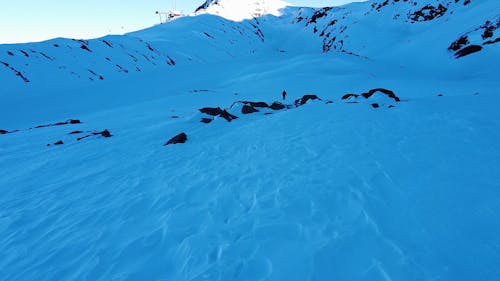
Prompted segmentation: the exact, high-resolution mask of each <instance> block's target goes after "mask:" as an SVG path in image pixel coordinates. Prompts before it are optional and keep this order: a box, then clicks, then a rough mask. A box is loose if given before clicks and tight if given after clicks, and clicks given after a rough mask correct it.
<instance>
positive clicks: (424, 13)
mask: <svg viewBox="0 0 500 281" xmlns="http://www.w3.org/2000/svg"><path fill="white" fill-rule="evenodd" d="M446 11H448V8H446V7H445V6H443V5H442V4H439V6H437V7H434V6H432V5H426V6H424V7H423V8H422V9H420V10H418V11H416V12H414V13H413V14H410V15H409V16H408V18H409V19H410V20H412V21H415V22H422V21H430V20H433V19H436V18H439V17H442V16H443V15H444V14H445V13H446Z"/></svg>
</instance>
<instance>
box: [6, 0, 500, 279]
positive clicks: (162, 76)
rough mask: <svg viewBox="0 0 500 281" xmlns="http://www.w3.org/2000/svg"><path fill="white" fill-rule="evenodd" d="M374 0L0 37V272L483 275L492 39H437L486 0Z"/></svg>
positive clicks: (497, 194) (489, 265)
mask: <svg viewBox="0 0 500 281" xmlns="http://www.w3.org/2000/svg"><path fill="white" fill-rule="evenodd" d="M419 2H420V1H419ZM427 2H430V1H427ZM391 3H392V2H391ZM371 4H372V2H368V3H355V4H351V5H347V6H343V7H338V8H334V9H332V10H330V11H327V12H328V14H327V15H326V16H324V17H321V18H318V19H317V21H316V23H308V22H309V21H310V20H311V17H312V15H314V14H315V13H316V12H318V11H321V10H317V9H309V8H294V7H287V8H285V9H284V10H283V15H282V16H279V17H276V16H272V15H268V16H264V17H261V18H258V19H256V20H254V19H253V20H245V21H241V22H234V21H231V20H228V19H224V18H221V17H217V16H214V15H209V14H208V15H207V14H203V15H199V16H196V17H184V18H180V19H177V20H175V21H172V22H170V23H168V24H164V25H160V26H155V27H153V28H150V29H146V30H142V31H138V32H135V33H131V34H127V35H126V36H110V37H105V38H100V39H96V40H89V41H88V42H83V43H82V42H78V41H72V40H68V39H55V40H52V41H47V42H43V43H36V44H20V45H0V61H1V62H5V63H8V64H9V66H12V67H13V68H15V69H18V70H19V71H22V74H23V75H25V76H26V77H27V78H28V79H29V80H30V82H29V83H26V82H24V81H23V80H22V79H20V78H19V77H18V76H16V75H15V74H14V73H13V72H12V70H11V69H9V68H7V67H4V66H3V65H2V64H0V82H1V84H2V90H1V91H0V105H1V106H2V110H1V111H0V129H3V130H6V131H9V132H11V133H7V134H2V135H0V189H1V191H2V196H1V197H0V206H1V207H0V251H1V252H2V258H1V259H0V280H176V281H182V280H186V281H187V280H193V281H194V280H300V281H303V280H370V281H371V280H450V281H451V280H453V281H455V280H483V281H494V280H497V279H498V276H500V269H499V267H498V261H499V260H500V248H499V245H500V241H499V238H498V235H497V234H498V233H500V224H499V223H498V222H499V221H500V215H499V214H500V207H499V206H500V174H499V173H498V170H499V164H500V163H499V159H500V146H499V145H498V142H499V140H500V130H499V128H500V119H499V118H498V101H499V95H498V90H499V89H500V85H499V83H500V82H499V80H498V73H499V70H500V69H499V66H498V64H494V63H491V62H492V61H495V60H496V58H498V57H499V55H500V53H499V49H498V46H499V45H498V44H496V45H495V44H492V45H484V49H483V50H482V51H481V52H478V53H475V54H471V55H469V56H465V57H463V58H459V59H456V58H455V57H454V56H453V52H452V51H450V50H448V49H447V48H448V46H449V45H450V44H451V43H452V42H453V41H454V40H456V39H458V38H459V37H460V36H461V35H463V34H469V36H470V37H471V42H473V43H474V44H480V43H481V42H482V41H480V39H481V34H479V33H477V32H476V31H477V30H476V31H474V32H471V31H472V30H474V29H475V28H476V27H478V26H481V25H482V24H483V23H484V22H485V21H486V20H487V19H492V18H495V17H494V15H493V14H494V13H493V12H492V11H495V9H496V8H497V7H498V4H497V3H496V1H481V2H477V3H476V2H475V1H473V2H472V3H471V4H469V5H468V6H463V3H462V2H459V3H452V4H450V5H451V6H449V10H450V11H453V13H452V14H450V13H447V14H445V15H444V16H442V17H439V18H437V19H434V20H432V21H427V22H422V23H410V22H408V21H406V20H405V19H404V18H402V17H403V16H402V17H400V18H398V19H397V20H394V14H396V13H401V15H406V13H402V12H403V11H405V9H407V8H408V7H410V8H411V9H412V10H413V6H408V7H407V6H405V5H406V3H404V2H403V1H400V4H390V5H388V6H384V7H383V8H382V9H381V10H380V12H378V11H377V10H376V9H374V10H372V7H371ZM424 4H426V3H424ZM424 4H422V5H424ZM400 5H401V6H400ZM415 9H417V10H418V9H420V6H418V7H416V8H415ZM299 16H300V17H303V19H302V21H300V22H298V17H299ZM343 17H345V18H343ZM334 19H337V24H335V25H333V26H328V24H329V23H330V22H331V21H332V20H334ZM342 26H346V29H344V28H342ZM381 26H384V27H385V29H384V32H382V31H380V27H381ZM314 28H316V29H317V30H318V32H316V33H314ZM325 28H326V32H325V33H328V32H330V33H331V35H330V38H331V37H333V36H337V37H338V39H337V40H344V43H343V44H342V45H340V44H339V42H338V41H335V44H339V45H337V49H334V48H333V46H334V45H332V50H331V51H329V52H326V53H323V52H322V50H323V44H324V38H325V36H319V35H320V33H321V31H322V30H323V29H325ZM343 29H344V30H345V31H343V32H341V30H343ZM259 30H260V33H259ZM498 32H500V31H495V36H494V37H493V38H496V36H498V34H497V33H498ZM205 33H206V34H205ZM207 34H208V35H207ZM259 34H261V35H259ZM103 40H106V41H107V42H108V43H110V44H111V45H112V46H113V47H109V46H108V45H107V44H106V43H104V41H103ZM473 40H474V41H473ZM478 42H479V43H478ZM84 43H85V44H84ZM54 44H58V45H59V47H54ZM82 44H84V45H86V46H88V48H89V49H90V50H91V51H92V52H88V51H85V50H83V49H81V46H82ZM148 46H150V47H151V49H152V50H151V49H150V48H149V47H148ZM21 50H23V51H26V52H28V54H29V57H26V56H24V55H23V54H22V52H21ZM31 50H33V51H34V52H31ZM7 52H12V53H13V54H14V55H13V56H11V55H9V54H8V53H7ZM349 52H351V53H355V54H358V55H359V56H356V55H353V54H349ZM42 53H44V54H46V55H47V56H49V57H51V58H52V60H51V59H48V58H46V57H45V56H43V55H42ZM130 55H133V56H134V57H136V58H137V61H136V60H134V58H133V57H131V56H130ZM144 56H146V57H147V59H146V58H145V57H144ZM106 57H108V58H109V59H110V60H111V62H110V61H108V60H106ZM169 58H171V59H172V60H174V61H175V65H171V64H168V63H167V62H168V61H169ZM116 65H120V66H121V67H123V68H125V69H127V70H129V71H128V73H125V72H123V71H120V69H119V68H118V67H117V66H116ZM136 67H138V68H140V69H141V71H135V68H136ZM89 70H92V71H93V72H95V73H96V74H98V75H102V76H103V77H104V80H99V79H94V80H90V79H89V78H95V77H96V76H95V75H93V74H92V73H91V72H89ZM376 88H385V89H389V90H391V91H393V92H394V93H395V94H396V95H397V96H398V97H399V98H400V100H401V101H400V102H396V101H395V100H394V99H393V98H390V97H388V96H387V95H384V94H383V93H382V92H380V91H378V92H375V93H374V94H373V96H371V97H370V98H368V99H366V98H365V97H363V96H359V97H358V98H349V99H342V97H343V96H344V95H345V94H357V95H359V94H362V93H366V92H368V91H369V90H370V89H376ZM284 89H286V91H287V93H288V96H287V98H286V100H285V101H283V100H282V97H281V92H282V91H283V90H284ZM305 94H315V95H317V96H318V97H319V98H321V100H311V101H308V102H307V103H306V104H305V105H303V106H299V107H296V106H295V105H294V101H295V100H296V99H299V98H301V97H302V96H303V95H305ZM237 101H254V102H259V101H262V102H266V103H268V104H271V103H272V102H274V101H279V102H283V103H285V104H287V105H289V108H287V109H284V110H272V109H269V108H257V109H258V110H259V112H256V113H253V114H248V115H245V114H242V113H241V108H242V105H241V104H239V103H235V102H237ZM330 102H331V103H330ZM353 102H355V103H353ZM373 103H378V104H379V106H380V107H379V108H374V107H373V106H372V104H373ZM391 105H392V106H395V107H393V108H389V106H391ZM203 107H221V108H224V109H227V110H228V112H229V113H231V114H234V115H236V116H238V119H235V120H233V121H231V122H227V121H226V120H224V119H223V118H221V117H215V118H214V120H213V121H212V122H211V123H209V124H204V123H201V122H200V119H201V118H205V117H207V115H206V114H203V113H201V112H200V111H199V109H201V108H203ZM266 113H271V114H266ZM68 119H78V120H81V122H82V123H81V124H67V125H60V126H49V127H43V128H35V127H36V126H38V125H44V124H55V123H57V122H61V121H66V120H68ZM30 128H32V129H30ZM105 129H107V130H109V131H110V132H111V134H112V137H109V138H105V137H103V136H101V135H91V136H90V137H88V138H85V139H82V140H80V141H78V140H77V138H79V137H83V136H85V135H88V134H92V133H93V132H101V131H103V130H105ZM16 130H20V131H16ZM75 131H82V133H81V134H70V133H71V132H75ZM181 132H185V133H186V134H187V136H188V140H187V142H186V143H185V144H175V145H168V146H164V144H165V143H166V142H167V141H168V140H169V139H170V138H172V137H174V136H176V135H178V134H179V133H181ZM59 140H61V141H62V142H63V143H64V144H63V145H58V146H56V145H54V143H56V142H57V141H59ZM47 144H50V146H47Z"/></svg>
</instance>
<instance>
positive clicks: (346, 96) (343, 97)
mask: <svg viewBox="0 0 500 281" xmlns="http://www.w3.org/2000/svg"><path fill="white" fill-rule="evenodd" d="M351 97H355V98H357V97H359V95H356V94H346V95H343V96H342V99H343V100H346V99H349V98H351Z"/></svg>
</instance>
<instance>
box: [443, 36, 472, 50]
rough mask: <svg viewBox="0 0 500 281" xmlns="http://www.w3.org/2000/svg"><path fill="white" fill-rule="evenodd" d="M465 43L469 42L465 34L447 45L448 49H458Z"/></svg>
mask: <svg viewBox="0 0 500 281" xmlns="http://www.w3.org/2000/svg"><path fill="white" fill-rule="evenodd" d="M467 44H469V38H468V37H467V36H462V37H460V38H458V39H457V40H455V41H454V42H453V43H451V45H450V46H449V47H448V50H451V51H458V50H460V49H461V48H462V47H463V46H465V45H467Z"/></svg>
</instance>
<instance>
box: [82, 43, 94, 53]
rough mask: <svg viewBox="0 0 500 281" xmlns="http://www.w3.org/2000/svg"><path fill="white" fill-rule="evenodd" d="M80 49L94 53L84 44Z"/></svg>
mask: <svg viewBox="0 0 500 281" xmlns="http://www.w3.org/2000/svg"><path fill="white" fill-rule="evenodd" d="M80 49H82V50H85V51H87V52H92V51H91V50H90V49H89V47H87V46H86V45H83V44H82V45H81V46H80Z"/></svg>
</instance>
